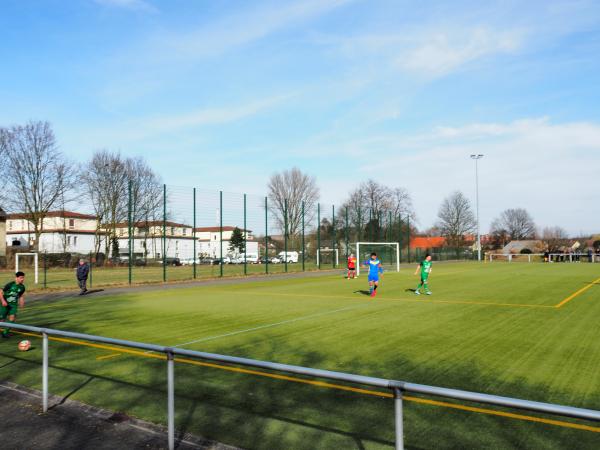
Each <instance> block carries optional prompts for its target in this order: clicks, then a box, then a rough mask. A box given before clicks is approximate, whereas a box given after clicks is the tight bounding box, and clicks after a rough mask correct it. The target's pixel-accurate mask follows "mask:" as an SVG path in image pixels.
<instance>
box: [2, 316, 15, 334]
mask: <svg viewBox="0 0 600 450" xmlns="http://www.w3.org/2000/svg"><path fill="white" fill-rule="evenodd" d="M7 322H9V323H14V322H15V321H14V320H8V321H7ZM8 333H10V328H5V329H4V331H3V332H2V334H3V335H4V336H8Z"/></svg>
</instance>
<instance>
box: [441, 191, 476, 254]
mask: <svg viewBox="0 0 600 450" xmlns="http://www.w3.org/2000/svg"><path fill="white" fill-rule="evenodd" d="M438 218H439V222H438V224H437V225H436V226H437V227H438V228H439V229H440V232H441V234H442V236H444V237H445V238H446V242H447V243H448V245H449V246H451V247H455V248H456V249H457V252H458V249H459V248H460V247H462V246H464V244H465V236H466V235H468V234H471V233H473V232H474V231H475V229H476V227H477V223H476V221H475V215H474V214H473V209H472V208H471V203H470V202H469V199H468V198H467V197H465V195H464V194H463V193H462V192H460V191H455V192H453V193H452V194H451V195H450V196H448V197H446V198H445V199H444V201H443V202H442V204H441V205H440V209H439V211H438Z"/></svg>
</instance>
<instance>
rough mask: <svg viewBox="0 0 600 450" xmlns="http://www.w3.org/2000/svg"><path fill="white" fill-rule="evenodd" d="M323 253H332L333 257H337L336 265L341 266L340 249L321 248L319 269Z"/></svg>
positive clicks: (318, 252) (319, 250) (318, 254)
mask: <svg viewBox="0 0 600 450" xmlns="http://www.w3.org/2000/svg"><path fill="white" fill-rule="evenodd" d="M321 253H326V254H327V253H332V254H333V257H335V265H336V267H337V266H339V265H340V251H339V249H337V248H336V249H333V248H320V249H317V267H319V264H320V263H321Z"/></svg>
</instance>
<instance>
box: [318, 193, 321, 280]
mask: <svg viewBox="0 0 600 450" xmlns="http://www.w3.org/2000/svg"><path fill="white" fill-rule="evenodd" d="M320 268H321V204H320V203H317V269H320Z"/></svg>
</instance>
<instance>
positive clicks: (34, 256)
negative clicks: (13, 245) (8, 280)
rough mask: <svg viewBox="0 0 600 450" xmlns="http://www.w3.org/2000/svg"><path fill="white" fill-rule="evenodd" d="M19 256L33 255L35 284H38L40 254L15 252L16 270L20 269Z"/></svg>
mask: <svg viewBox="0 0 600 450" xmlns="http://www.w3.org/2000/svg"><path fill="white" fill-rule="evenodd" d="M19 256H33V269H34V277H35V284H38V254H37V253H15V272H18V271H19Z"/></svg>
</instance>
